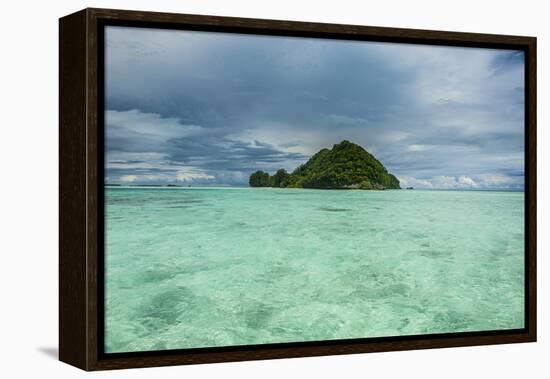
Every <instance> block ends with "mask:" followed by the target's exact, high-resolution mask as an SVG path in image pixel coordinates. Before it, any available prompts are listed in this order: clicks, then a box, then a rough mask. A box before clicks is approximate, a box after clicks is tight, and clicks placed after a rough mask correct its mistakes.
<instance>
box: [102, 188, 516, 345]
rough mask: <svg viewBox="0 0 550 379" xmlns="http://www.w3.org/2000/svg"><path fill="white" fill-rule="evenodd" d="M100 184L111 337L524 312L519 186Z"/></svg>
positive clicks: (397, 328) (433, 326) (390, 324)
mask: <svg viewBox="0 0 550 379" xmlns="http://www.w3.org/2000/svg"><path fill="white" fill-rule="evenodd" d="M105 194H106V208H105V212H106V242H105V243H106V246H105V248H106V250H105V265H106V266H105V285H106V287H105V295H106V299H105V312H106V314H105V315H106V318H105V349H106V352H129V351H145V350H159V349H183V348H194V347H210V346H228V345H243V344H264V343H280V342H294V341H316V340H329V339H344V338H364V337H377V336H402V335H414V334H426V333H447V332H463V331H482V330H483V331H485V330H495V329H513V328H522V327H523V325H524V317H523V316H524V313H523V312H524V296H523V295H524V194H523V193H522V192H482V191H420V190H413V191H407V190H400V191H323V190H306V189H263V188H262V189H252V188H241V189H235V188H226V189H222V188H124V187H120V188H116V187H114V188H108V189H106V191H105Z"/></svg>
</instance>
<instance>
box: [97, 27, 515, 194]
mask: <svg viewBox="0 0 550 379" xmlns="http://www.w3.org/2000/svg"><path fill="white" fill-rule="evenodd" d="M105 57H106V70H105V74H106V75H105V76H106V83H105V88H106V106H105V109H106V114H105V123H106V126H105V127H106V132H105V138H106V148H105V150H106V157H105V162H106V171H105V175H106V178H105V179H106V182H107V183H122V184H167V183H174V184H182V185H188V184H191V185H218V186H219V185H232V186H245V185H247V183H248V176H249V175H250V173H252V172H254V171H256V170H258V169H260V170H264V171H269V172H273V171H275V170H277V169H279V168H286V169H287V170H288V171H292V170H293V169H294V168H296V167H297V166H298V165H299V164H301V163H304V162H305V161H307V159H308V158H309V157H310V156H311V155H312V154H314V153H315V152H317V151H318V150H320V149H321V148H323V147H331V146H332V145H333V144H335V143H338V142H340V141H341V140H343V139H347V140H350V141H352V142H355V143H357V144H360V145H361V146H363V147H364V148H366V149H367V150H368V151H369V152H371V153H372V154H374V155H375V156H376V157H377V158H378V159H379V160H380V161H381V162H382V163H383V164H384V165H385V166H386V167H387V168H388V170H389V171H390V172H391V173H393V174H395V175H396V176H397V177H398V178H399V179H400V181H401V185H402V186H414V187H415V188H473V189H487V188H507V189H522V188H523V185H524V178H523V177H524V159H523V154H524V118H523V117H524V103H523V101H524V98H523V96H524V95H523V93H524V56H523V53H522V52H518V51H509V50H508V51H506V50H492V49H473V48H456V47H437V46H421V45H406V44H388V43H371V42H354V41H335V40H321V39H306V38H286V37H268V36H249V35H236V34H221V33H207V32H189V31H169V30H155V29H139V28H125V27H108V28H107V30H106V52H105Z"/></svg>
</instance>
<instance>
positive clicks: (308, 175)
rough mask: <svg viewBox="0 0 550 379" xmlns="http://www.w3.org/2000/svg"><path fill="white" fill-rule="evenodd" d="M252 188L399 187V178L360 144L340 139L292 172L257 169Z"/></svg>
mask: <svg viewBox="0 0 550 379" xmlns="http://www.w3.org/2000/svg"><path fill="white" fill-rule="evenodd" d="M249 184H250V186H251V187H276V188H319V189H362V190H384V189H400V188H401V187H400V186H399V180H398V179H397V178H396V177H395V176H394V175H392V174H390V173H389V172H388V170H386V168H385V167H384V165H383V164H382V163H380V161H379V160H378V159H376V158H375V157H374V156H373V155H372V154H370V153H369V152H368V151H366V150H365V149H363V148H362V147H361V146H359V145H357V144H354V143H352V142H349V141H342V142H340V143H339V144H336V145H334V146H333V147H332V149H322V150H320V151H319V152H317V153H316V154H315V155H313V156H312V157H311V158H310V159H309V160H308V161H307V162H306V163H305V164H302V165H300V166H298V168H296V170H294V171H293V172H292V173H288V172H287V171H286V170H285V169H280V170H278V171H277V172H276V173H275V174H274V175H269V173H267V172H264V171H256V172H255V173H253V174H252V175H250V179H249Z"/></svg>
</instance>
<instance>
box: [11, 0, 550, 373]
mask: <svg viewBox="0 0 550 379" xmlns="http://www.w3.org/2000/svg"><path fill="white" fill-rule="evenodd" d="M545 3H547V2H545V1H540V0H539V1H536V0H532V1H531V0H521V1H519V0H515V1H507V0H500V1H480V0H474V1H471V0H460V1H456V0H453V1H441V0H439V1H438V0H434V1H429V0H414V1H407V0H402V1H389V0H387V1H372V2H367V1H351V0H349V1H348V0H338V1H326V2H324V1H320V0H317V1H311V2H308V1H299V0H293V1H283V0H266V1H244V0H231V1H223V0H185V1H183V0H180V1H176V0H171V1H170V0H155V1H146V0H133V1H130V0H110V1H109V0H105V1H92V0H90V1H80V0H71V1H69V0H56V1H51V2H47V1H41V2H39V1H36V2H31V1H25V0H18V1H16V0H12V1H10V2H3V4H2V13H1V14H2V20H1V22H0V28H1V33H0V38H1V42H2V43H1V45H0V47H1V50H0V51H1V58H0V62H1V66H0V67H1V69H0V91H1V92H0V93H1V100H2V101H1V111H0V119H1V122H0V167H1V170H0V178H1V180H2V186H1V187H0V191H1V193H0V220H1V226H2V228H1V229H0V230H1V233H0V236H1V237H0V259H1V263H0V291H1V295H0V296H1V297H0V299H1V300H0V328H1V329H0V331H1V332H0V357H1V358H0V361H1V362H2V363H1V364H0V376H2V377H4V378H17V377H29V378H30V377H39V376H40V377H52V378H74V377H80V376H82V375H84V373H83V372H82V371H80V370H78V369H75V368H72V367H70V366H68V365H65V364H63V363H60V362H58V361H57V360H56V358H55V356H56V354H57V230H58V227H57V222H58V221H57V220H58V213H57V209H58V208H57V187H58V185H57V181H58V179H57V175H58V169H57V148H58V147H57V143H58V133H57V119H58V116H57V109H58V100H57V81H58V76H57V64H58V45H57V33H58V32H57V30H58V29H57V28H58V24H57V19H58V18H59V17H61V16H64V15H66V14H69V13H72V12H74V11H76V10H79V9H81V8H85V7H87V6H91V7H104V8H123V9H138V10H155V11H168V12H179V13H196V14H211V15H222V16H241V17H257V18H272V19H286V20H298V21H318V22H331V23H343V24H363V25H376V26H393V27H410V28H422V29H440V30H452V31H471V32H483V33H501V34H517V35H532V36H537V37H538V48H539V52H538V67H539V70H538V87H539V88H538V95H539V96H538V141H539V143H538V146H539V154H538V164H539V170H538V184H539V185H538V192H539V199H538V204H539V207H538V209H539V218H538V230H539V241H538V258H539V263H538V267H539V269H538V273H539V280H538V289H539V323H538V326H539V342H538V343H536V344H517V345H504V346H490V347H469V348H453V349H439V350H426V351H410V352H394V353H379V354H362V355H349V356H336V357H334V356H333V357H322V358H301V359H285V360H272V361H259V362H242V363H226V364H210V365H199V366H187V367H185V366H181V367H171V368H154V369H141V370H136V369H134V370H125V371H116V372H103V373H94V374H90V375H93V376H94V377H103V378H107V377H109V378H129V377H132V378H134V377H135V378H158V377H162V378H176V377H178V378H179V377H184V376H185V377H190V378H191V377H199V376H200V377H256V378H258V377H262V378H263V377H267V378H269V377H273V378H280V377H293V376H298V375H299V376H304V377H309V376H310V375H311V376H317V377H334V376H345V377H366V376H370V377H388V378H393V377H396V378H397V377H413V378H414V377H422V378H442V377H445V378H468V377H472V378H476V377H488V378H489V377H499V378H519V377H531V378H540V377H548V376H547V375H549V374H550V364H548V360H549V358H548V357H550V354H549V353H550V342H549V341H548V340H549V338H550V330H549V327H548V326H549V324H548V317H549V307H550V301H549V300H548V297H547V296H548V295H547V294H548V287H549V285H550V280H549V279H548V276H546V275H545V274H546V273H548V270H549V269H550V267H548V259H547V257H546V252H547V250H548V248H549V245H550V238H549V237H548V233H545V231H548V228H549V218H550V215H549V214H548V213H546V214H545V212H550V208H549V198H548V197H547V196H546V193H547V189H548V186H549V184H550V174H549V172H550V170H549V169H548V167H549V164H550V150H548V149H545V148H544V147H545V145H546V144H547V143H548V142H550V136H549V131H548V129H546V124H547V122H548V117H550V116H548V115H549V112H548V108H546V107H545V105H546V106H548V104H550V94H549V86H548V85H549V84H550V83H549V76H550V74H549V71H548V70H549V69H550V65H549V63H550V23H549V21H548V20H549V19H548V14H550V12H549V11H548V10H547V9H545ZM544 296H546V299H545V298H544Z"/></svg>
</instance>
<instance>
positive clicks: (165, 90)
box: [59, 9, 536, 370]
mask: <svg viewBox="0 0 550 379" xmlns="http://www.w3.org/2000/svg"><path fill="white" fill-rule="evenodd" d="M59 73H60V267H59V269H60V277H59V280H60V302H59V306H60V308H59V311H60V312H59V313H60V335H59V341H60V350H59V354H60V359H61V360H62V361H64V362H67V363H69V364H72V365H75V366H77V367H80V368H83V369H86V370H102V369H115V368H130V367H147V366H160V365H176V364H189V363H207V362H222V361H236V360H252V359H269V358H285V357H300V356H315V355H328V354H348V353H362V352H373V351H392V350H404V349H423V348H438V347H453V346H467V345H483V344H500V343H513V342H532V341H535V340H536V304H535V303H536V256H535V251H536V245H535V244H536V214H535V212H536V208H535V205H536V175H535V172H536V166H535V165H536V150H535V149H536V141H535V138H536V109H535V104H536V40H535V38H533V37H517V36H504V35H486V34H473V33H457V32H440V31H424V30H410V29H394V28H380V27H367V26H352V25H332V24H317V23H302V22H287V21H273V20H258V19H240V18H225V17H214V16H195V15H182V14H166V13H151V12H137V11H120V10H105V9H86V10H83V11H80V12H77V13H74V14H72V15H69V16H66V17H63V18H62V19H61V20H60V71H59Z"/></svg>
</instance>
